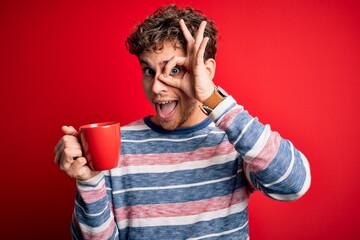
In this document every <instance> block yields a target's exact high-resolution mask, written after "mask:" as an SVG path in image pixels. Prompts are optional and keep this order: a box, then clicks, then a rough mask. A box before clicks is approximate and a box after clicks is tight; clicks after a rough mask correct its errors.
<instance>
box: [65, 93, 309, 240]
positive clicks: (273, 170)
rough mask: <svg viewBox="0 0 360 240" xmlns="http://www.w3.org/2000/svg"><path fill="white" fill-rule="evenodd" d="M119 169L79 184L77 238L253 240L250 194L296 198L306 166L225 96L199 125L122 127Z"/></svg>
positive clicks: (301, 157) (138, 123)
mask: <svg viewBox="0 0 360 240" xmlns="http://www.w3.org/2000/svg"><path fill="white" fill-rule="evenodd" d="M121 137H122V139H121V144H122V145H121V156H120V164H119V166H118V168H115V169H112V170H110V171H103V172H101V173H100V174H98V175H97V176H96V177H94V178H92V179H90V180H87V181H77V189H78V191H77V195H76V202H75V209H74V214H73V220H72V224H71V229H72V236H73V239H156V240H160V239H161V240H162V239H169V240H170V239H171V240H176V239H212V240H214V239H222V240H223V239H248V235H249V229H248V207H247V206H248V199H249V197H250V194H251V192H253V191H254V190H260V191H262V192H263V193H264V194H266V195H267V196H269V197H271V198H273V199H277V200H285V201H290V200H295V199H297V198H299V197H301V196H302V195H303V194H304V193H305V192H306V191H307V189H308V188H309V186H310V171H309V165H308V162H307V160H306V158H305V156H304V155H303V154H302V153H301V152H299V151H298V150H297V149H296V148H294V146H293V145H292V143H291V142H290V141H288V140H285V139H283V138H281V137H280V135H279V134H278V133H277V132H274V131H271V129H270V126H269V125H263V124H261V123H260V122H259V121H258V119H257V118H253V117H252V116H250V115H249V113H248V112H247V111H245V110H244V108H243V107H242V106H240V105H238V104H237V103H236V101H235V100H234V99H233V98H232V97H231V96H229V97H227V98H226V99H225V100H224V101H222V102H221V103H220V105H218V106H217V107H216V109H215V110H214V111H213V112H212V113H211V114H210V116H209V118H207V119H206V120H204V121H203V122H201V123H199V124H198V125H195V126H192V127H189V128H180V129H176V130H173V131H167V130H164V129H162V128H160V127H159V126H156V125H154V124H153V123H152V122H151V121H150V120H149V118H145V119H142V120H139V121H136V122H134V123H132V124H129V125H127V126H123V127H122V128H121Z"/></svg>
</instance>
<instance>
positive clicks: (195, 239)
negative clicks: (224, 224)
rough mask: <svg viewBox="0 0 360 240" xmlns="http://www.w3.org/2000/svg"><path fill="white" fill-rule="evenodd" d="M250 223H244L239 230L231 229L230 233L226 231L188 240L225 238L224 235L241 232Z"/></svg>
mask: <svg viewBox="0 0 360 240" xmlns="http://www.w3.org/2000/svg"><path fill="white" fill-rule="evenodd" d="M248 223H249V221H246V223H244V224H243V225H242V226H240V227H238V228H234V229H231V230H229V231H224V232H221V233H213V234H208V235H204V236H201V237H197V238H188V239H187V240H198V239H204V238H211V237H219V236H223V235H227V234H230V233H233V232H236V231H239V230H241V229H243V228H244V227H246V226H247V225H248Z"/></svg>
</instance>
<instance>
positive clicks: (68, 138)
mask: <svg viewBox="0 0 360 240" xmlns="http://www.w3.org/2000/svg"><path fill="white" fill-rule="evenodd" d="M65 142H79V140H78V139H77V137H75V136H71V135H64V136H62V137H61V139H60V140H59V142H58V143H57V144H56V146H55V148H54V152H55V153H56V152H58V151H60V148H61V147H62V146H63V145H64V144H65Z"/></svg>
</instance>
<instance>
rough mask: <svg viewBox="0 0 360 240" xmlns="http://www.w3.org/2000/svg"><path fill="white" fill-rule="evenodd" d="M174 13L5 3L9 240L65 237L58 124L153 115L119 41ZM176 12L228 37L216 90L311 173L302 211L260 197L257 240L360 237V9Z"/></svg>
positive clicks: (66, 186)
mask: <svg viewBox="0 0 360 240" xmlns="http://www.w3.org/2000/svg"><path fill="white" fill-rule="evenodd" d="M169 2H170V1H160V0H156V1H155V0H153V1H145V0H144V1H137V0H134V1H126V2H123V1H90V0H87V1H68V0H66V1H65V0H61V1H60V0H59V1H37V0H33V1H18V0H9V1H4V0H3V1H1V3H0V30H1V31H0V34H1V37H0V58H1V62H0V79H1V88H0V91H1V92H0V93H1V95H0V97H1V103H0V104H1V118H0V119H1V120H0V121H1V142H0V146H1V152H0V154H1V165H0V166H1V176H2V184H1V185H2V187H1V193H2V194H1V215H2V217H1V219H2V220H1V221H2V222H1V224H0V228H1V232H0V235H1V237H2V239H10V238H12V239H20V238H27V239H69V223H70V217H71V213H72V208H73V202H74V199H73V198H74V192H75V187H74V186H75V182H74V180H73V179H70V178H68V177H67V176H66V175H65V174H64V173H63V172H61V171H60V170H59V169H58V167H57V166H56V165H55V164H54V163H53V148H54V146H55V144H56V143H57V141H58V139H59V138H60V137H61V135H62V134H61V131H60V127H61V125H74V126H75V127H78V126H79V125H81V124H86V123H91V122H97V121H108V120H118V121H120V122H121V124H126V123H129V122H130V121H133V120H136V119H138V118H141V117H143V116H145V115H148V114H151V113H153V112H152V109H151V107H150V105H149V104H148V103H147V101H146V99H145V97H144V96H143V93H142V88H141V76H140V68H139V65H138V63H137V60H136V58H135V57H134V56H132V55H130V54H128V53H127V51H126V49H125V46H124V41H125V39H126V37H127V35H128V33H129V31H130V28H131V26H132V24H133V23H134V22H135V21H137V20H142V19H143V18H144V17H145V16H147V15H148V14H150V13H152V12H153V11H154V10H155V9H156V8H157V7H158V6H159V5H162V4H163V3H169ZM176 2H177V3H180V4H190V5H192V6H193V7H195V8H199V9H201V10H203V11H204V12H205V13H206V14H207V15H208V16H209V17H211V18H213V19H214V20H215V22H217V24H218V26H219V30H220V41H219V51H218V56H217V73H216V78H215V82H216V83H217V84H218V85H221V86H222V87H223V88H224V89H226V90H227V91H228V92H229V93H230V94H232V95H233V96H234V97H235V99H237V101H238V102H239V103H241V104H243V105H244V106H245V107H246V108H247V109H248V110H249V111H250V113H251V114H252V115H256V116H258V117H259V118H260V120H261V121H262V122H263V123H270V124H271V125H272V128H273V129H274V130H277V131H279V132H280V133H281V135H282V136H283V137H285V138H288V139H290V140H291V141H292V142H293V143H294V144H295V146H297V147H298V148H299V149H301V150H302V152H303V153H304V154H305V155H306V156H307V157H308V159H309V162H310V166H311V172H312V185H311V188H310V190H309V192H308V193H307V194H306V195H305V196H304V197H303V198H301V199H300V200H298V201H296V202H277V201H274V200H271V199H268V198H266V197H264V196H263V195H262V194H260V193H255V194H253V196H252V199H251V200H250V234H251V239H254V240H260V239H354V238H356V236H357V237H358V236H359V235H360V227H359V221H358V216H359V214H360V207H359V200H360V199H359V198H360V193H359V190H360V189H359V185H360V181H359V178H358V176H359V170H360V160H359V157H358V154H357V153H358V152H357V151H359V147H360V146H359V134H360V132H359V125H358V124H359V89H360V88H359V80H360V79H359V77H360V70H359V69H360V68H359V66H360V65H359V64H360V42H359V40H360V4H359V1H356V0H354V1H351V0H328V1H325V0H323V1H320V0H318V1H315V0H313V1H309V0H305V1H304V0H298V1H294V0H284V1H280V0H272V1H260V0H253V1H245V0H243V1H242V0H241V1H235V0H232V1H230V0H221V1H219V0H207V1H200V0H199V1H196V0H188V1H185V0H184V1H176Z"/></svg>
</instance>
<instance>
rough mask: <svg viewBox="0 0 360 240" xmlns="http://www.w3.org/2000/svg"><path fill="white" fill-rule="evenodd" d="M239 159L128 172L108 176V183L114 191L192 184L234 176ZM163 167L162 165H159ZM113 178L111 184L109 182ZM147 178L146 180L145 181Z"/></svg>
mask: <svg viewBox="0 0 360 240" xmlns="http://www.w3.org/2000/svg"><path fill="white" fill-rule="evenodd" d="M238 166H239V164H238V160H235V161H231V162H227V163H224V164H216V165H213V166H209V167H205V168H199V169H192V170H182V171H175V172H166V173H142V174H140V173H139V174H127V175H123V176H106V177H105V178H106V184H107V187H108V188H112V190H113V191H117V190H123V189H128V188H138V187H154V186H169V185H171V186H172V185H182V184H192V183H198V182H204V181H210V180H214V179H220V178H224V177H229V176H233V175H235V174H236V172H237V170H238ZM159 167H160V168H161V166H159ZM110 178H111V179H112V180H111V181H112V183H111V186H110V184H109V181H110ZM145 179H146V181H144V180H145Z"/></svg>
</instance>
